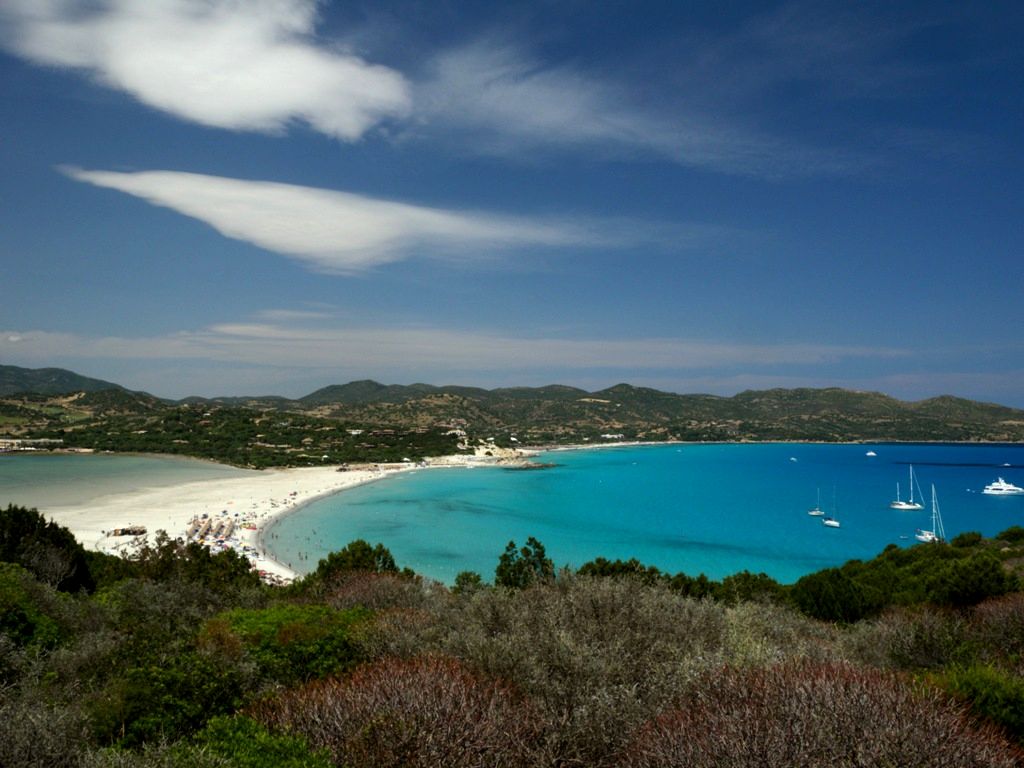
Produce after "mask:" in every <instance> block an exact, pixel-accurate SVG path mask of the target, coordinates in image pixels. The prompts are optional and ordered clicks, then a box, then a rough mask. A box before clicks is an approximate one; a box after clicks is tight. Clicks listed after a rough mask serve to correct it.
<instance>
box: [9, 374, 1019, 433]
mask: <svg viewBox="0 0 1024 768" xmlns="http://www.w3.org/2000/svg"><path fill="white" fill-rule="evenodd" d="M0 382H7V389H6V391H7V392H9V393H10V392H15V391H17V392H20V393H24V392H25V389H26V387H36V388H37V390H36V391H37V392H38V393H39V394H38V395H36V397H41V396H47V395H50V393H55V392H56V393H59V394H61V395H63V396H64V397H63V402H61V403H56V402H55V403H52V404H51V405H52V406H53V407H67V408H69V409H71V410H72V411H74V412H75V413H73V414H70V413H69V414H68V416H67V417H66V419H65V420H70V421H72V422H74V421H76V420H79V421H80V420H82V419H87V418H91V419H95V418H106V417H108V416H116V415H120V416H128V415H130V414H135V415H137V416H140V417H141V416H144V415H146V414H151V415H154V414H157V413H159V412H161V411H162V410H163V409H174V408H177V409H185V408H193V409H194V408H204V409H211V410H216V409H238V410H243V411H247V412H263V413H270V412H278V413H295V414H304V415H308V416H311V417H315V418H320V419H327V420H330V421H331V422H332V423H340V422H343V423H346V424H350V425H354V426H358V427H362V426H369V427H371V428H388V429H398V430H403V429H420V430H422V429H426V428H433V427H437V426H439V425H440V426H443V425H448V426H450V427H457V428H459V429H462V430H465V431H467V432H468V433H469V434H471V435H475V436H476V437H478V438H490V437H494V438H496V439H497V440H498V441H499V443H501V442H502V441H504V442H505V444H512V443H513V440H512V439H513V437H514V438H515V441H514V442H518V443H519V444H530V443H532V444H544V443H567V442H581V441H590V440H604V439H608V436H609V435H613V436H621V437H619V439H626V440H651V441H660V440H686V441H729V442H732V441H746V440H750V441H758V440H782V441H785V440H811V441H823V442H837V441H858V440H860V441H865V440H902V441H943V440H946V441H951V442H957V441H989V442H1024V410H1020V409H1015V408H1010V407H1007V406H1003V405H997V404H993V403H981V402H976V401H973V400H967V399H964V398H957V397H953V396H950V395H943V396H941V397H935V398H930V399H927V400H921V401H917V402H905V401H901V400H897V399H896V398H893V397H890V396H888V395H885V394H882V393H879V392H860V391H851V390H846V389H841V388H837V387H832V388H823V389H811V388H797V389H769V390H748V391H744V392H740V393H739V394H736V395H733V396H731V397H727V396H720V395H709V394H685V395H684V394H675V393H672V392H662V391H659V390H656V389H651V388H649V387H635V386H633V385H630V384H626V383H620V384H616V385H614V386H611V387H607V388H606V389H602V390H598V391H596V392H587V391H586V390H583V389H579V388H576V387H570V386H565V385H559V384H552V385H549V386H544V387H505V388H498V389H491V390H488V389H483V388H480V387H466V386H457V385H446V386H435V385H431V384H423V383H416V384H409V385H400V384H382V383H380V382H377V381H373V380H370V379H363V380H359V381H352V382H349V383H347V384H332V385H330V386H326V387H322V388H321V389H318V390H316V391H314V392H311V393H309V394H308V395H305V396H303V397H300V398H298V399H289V398H285V397H279V396H275V395H268V396H261V397H217V398H203V397H188V398H184V399H182V400H179V401H176V402H175V401H167V400H160V399H158V398H154V397H153V396H151V395H147V394H145V393H137V392H130V391H128V390H126V389H124V388H123V387H120V386H119V385H117V384H112V383H110V382H104V381H101V380H99V379H90V378H88V377H83V376H79V375H77V374H74V373H72V372H71V371H64V370H62V369H40V370H31V369H21V368H15V367H13V366H3V367H0ZM83 387H89V388H90V389H91V390H92V391H90V392H87V393H86V394H84V395H81V396H78V397H72V398H70V399H69V395H68V391H69V390H74V389H77V390H78V391H81V389H82V388H83ZM104 388H105V389H104ZM3 391H4V390H0V393H2V392H3ZM25 397H26V396H25V395H24V394H22V396H21V400H18V398H16V397H15V398H12V395H10V394H8V395H3V394H0V398H6V401H5V402H2V403H0V405H2V406H3V408H6V413H7V416H8V419H9V421H10V423H11V424H14V423H17V424H19V425H20V427H19V428H20V429H21V430H23V431H26V430H28V431H31V430H32V429H33V427H32V425H33V424H36V425H37V426H41V423H40V422H41V420H43V419H44V418H48V417H45V414H44V412H43V410H40V407H39V404H36V405H35V406H33V405H32V404H31V403H29V402H27V401H25ZM33 408H34V409H35V410H32V409H33ZM26 409H28V410H26ZM2 415H3V414H2V413H0V416H2ZM51 421H52V419H51ZM136 427H137V428H141V429H146V428H148V427H147V426H146V425H145V424H138V425H136Z"/></svg>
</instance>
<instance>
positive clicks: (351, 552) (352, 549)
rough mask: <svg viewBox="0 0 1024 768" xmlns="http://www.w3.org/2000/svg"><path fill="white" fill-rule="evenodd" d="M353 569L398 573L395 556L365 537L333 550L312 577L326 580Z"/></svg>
mask: <svg viewBox="0 0 1024 768" xmlns="http://www.w3.org/2000/svg"><path fill="white" fill-rule="evenodd" d="M352 571H363V572H369V573H397V572H398V566H396V565H395V558H394V557H392V556H391V552H390V551H389V550H388V548H387V547H385V546H384V545H383V544H377V545H376V546H372V547H371V546H370V544H369V543H368V542H366V541H364V540H363V539H356V540H355V541H351V542H349V543H348V544H347V545H346V546H345V547H344V548H343V549H339V550H338V551H337V552H331V553H330V554H329V555H327V557H325V558H324V559H323V560H321V561H320V562H319V564H318V565H317V567H316V570H315V571H313V573H311V574H310V577H311V578H313V579H318V580H321V581H323V580H326V579H330V578H332V577H335V576H339V575H342V574H345V573H350V572H352Z"/></svg>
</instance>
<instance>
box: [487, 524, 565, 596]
mask: <svg viewBox="0 0 1024 768" xmlns="http://www.w3.org/2000/svg"><path fill="white" fill-rule="evenodd" d="M554 578H555V567H554V564H553V563H552V562H551V560H550V558H548V557H547V554H546V553H545V551H544V545H543V544H541V543H540V542H539V541H537V539H535V538H534V537H533V536H531V537H530V538H528V539H527V540H526V545H525V546H524V547H523V548H522V549H517V548H516V543H515V542H514V541H510V542H509V543H508V546H507V547H505V552H504V553H503V554H502V555H501V557H500V558H499V559H498V567H497V568H496V569H495V570H494V583H495V585H497V586H499V587H508V588H510V589H523V588H524V587H528V586H530V585H531V584H534V583H538V582H550V581H554Z"/></svg>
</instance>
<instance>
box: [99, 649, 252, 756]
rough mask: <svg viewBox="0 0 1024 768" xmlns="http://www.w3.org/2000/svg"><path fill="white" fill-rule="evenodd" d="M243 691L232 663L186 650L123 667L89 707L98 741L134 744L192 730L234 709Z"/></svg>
mask: <svg viewBox="0 0 1024 768" xmlns="http://www.w3.org/2000/svg"><path fill="white" fill-rule="evenodd" d="M242 694H243V685H242V680H241V678H240V677H239V675H238V673H237V671H236V670H235V669H234V668H233V667H231V666H230V665H222V664H219V663H218V662H217V660H215V659H212V658H210V657H208V656H206V655H204V654H200V653H186V654H182V655H180V656H177V657H174V658H172V659H169V660H167V661H166V662H165V663H164V664H161V665H150V666H136V667H131V668H128V669H125V670H123V671H122V672H121V674H120V675H119V676H118V677H116V678H115V679H114V680H113V681H112V682H111V683H110V684H109V685H108V686H107V687H106V688H105V689H104V690H103V691H102V692H100V694H99V695H97V696H95V697H94V698H92V699H91V700H90V701H89V702H88V703H87V710H88V713H89V719H90V722H91V723H92V728H93V732H94V734H95V736H96V738H97V739H98V740H99V741H100V742H101V743H104V744H120V745H122V746H127V747H137V746H140V745H142V744H146V743H152V742H156V741H159V740H161V739H177V738H180V737H182V736H186V735H188V734H190V733H193V732H194V731H196V730H198V729H199V728H201V727H202V726H203V725H204V724H205V723H206V721H207V720H209V719H210V718H212V717H215V716H216V715H226V714H230V713H231V712H234V711H235V710H236V709H237V708H238V707H239V706H240V704H241V702H242Z"/></svg>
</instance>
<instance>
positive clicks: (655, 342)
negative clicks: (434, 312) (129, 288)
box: [0, 322, 905, 376]
mask: <svg viewBox="0 0 1024 768" xmlns="http://www.w3.org/2000/svg"><path fill="white" fill-rule="evenodd" d="M14 338H17V341H14V340H13V339H14ZM904 354H905V353H904V352H903V351H901V350H898V349H893V348H870V347H853V346H849V347H844V346H836V345H827V344H766V345H758V344H743V343H730V342H723V343H715V342H707V341H696V340H688V339H677V338H639V339H630V340H625V339H607V338H590V339H575V338H558V337H545V336H535V337H532V338H531V337H521V336H513V335H508V334H507V333H502V332H488V331H469V330H451V329H439V328H426V327H406V328H379V327H378V328H374V327H360V326H346V327H316V328H313V327H309V326H307V325H303V324H300V323H287V322H278V323H271V322H237V323H223V324H219V325H213V326H210V327H208V328H204V329H200V330H189V331H182V332H180V333H175V334H169V335H165V336H156V337H144V338H129V337H119V336H106V337H87V336H81V335H77V334H69V333H54V332H47V331H39V330H23V331H4V332H2V333H0V356H3V357H5V358H8V359H10V358H15V357H16V358H18V359H22V360H58V359H61V358H67V357H76V358H111V359H138V360H161V359H164V360H170V359H195V360H206V361H214V362H220V363H237V364H246V365H273V366H297V367H302V368H318V369H325V368H326V369H333V368H336V367H337V365H338V361H339V360H354V361H358V366H359V369H360V370H361V371H364V372H367V371H372V372H374V373H375V374H376V375H382V374H388V373H394V372H398V371H409V370H414V371H416V372H418V373H417V375H420V376H438V375H441V376H447V375H448V373H449V372H450V371H453V370H473V371H505V372H511V373H514V374H516V375H517V376H518V375H520V374H523V373H524V372H530V371H539V370H545V371H556V372H562V373H564V374H571V373H574V372H578V371H582V370H588V369H602V370H619V371H628V372H633V373H636V372H641V371H648V372H649V371H659V370H660V371H666V370H699V369H708V368H718V367H728V366H744V367H749V368H755V369H756V368H762V367H765V366H775V365H801V364H806V365H814V364H818V365H821V364H833V363H838V362H841V361H843V360H850V359H862V358H892V357H900V356H903V355H904ZM354 373H355V374H357V375H358V371H355V372H354Z"/></svg>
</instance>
